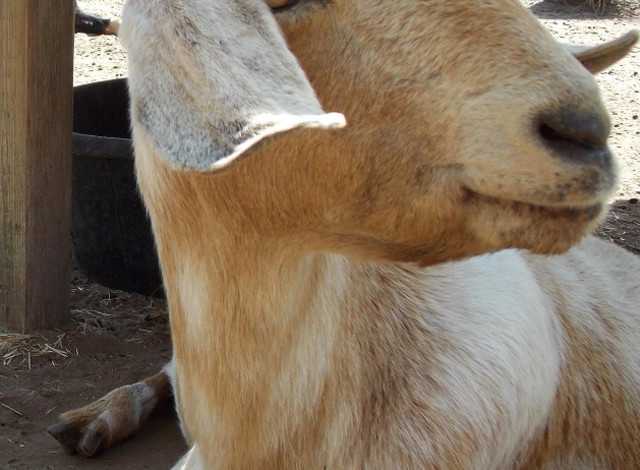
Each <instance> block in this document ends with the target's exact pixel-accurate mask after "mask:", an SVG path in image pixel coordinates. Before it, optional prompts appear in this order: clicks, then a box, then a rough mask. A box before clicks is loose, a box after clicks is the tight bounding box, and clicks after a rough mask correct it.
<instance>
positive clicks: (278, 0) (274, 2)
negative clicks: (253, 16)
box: [265, 0, 296, 8]
mask: <svg viewBox="0 0 640 470" xmlns="http://www.w3.org/2000/svg"><path fill="white" fill-rule="evenodd" d="M265 1H266V2H267V5H269V6H270V7H271V8H280V7H283V6H285V5H287V4H288V3H293V2H295V1H296V0H265Z"/></svg>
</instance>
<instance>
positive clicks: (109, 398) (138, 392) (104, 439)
mask: <svg viewBox="0 0 640 470" xmlns="http://www.w3.org/2000/svg"><path fill="white" fill-rule="evenodd" d="M172 370H173V369H172V367H171V363H170V364H168V365H167V366H165V367H164V368H163V369H162V371H160V372H159V373H157V374H156V375H153V376H151V377H147V378H146V379H144V380H142V381H141V382H138V383H135V384H132V385H125V386H123V387H120V388H117V389H115V390H113V391H111V392H109V393H108V394H106V395H105V396H104V397H102V398H100V399H98V400H96V401H94V402H93V403H90V404H89V405H87V406H85V407H82V408H78V409H75V410H71V411H67V412H66V413H62V414H61V415H60V416H58V422H57V423H55V424H52V425H51V426H49V427H47V431H48V432H49V434H51V435H52V436H53V437H54V438H56V439H57V440H58V441H59V442H60V444H62V447H63V448H64V450H65V451H66V452H68V453H70V454H74V453H76V452H77V453H78V454H80V455H83V456H85V457H91V456H93V455H94V454H95V453H96V452H98V451H99V450H103V449H106V448H108V447H111V446H112V445H114V444H115V443H116V442H119V441H121V440H123V439H125V438H126V437H128V436H130V435H131V434H133V433H134V432H136V431H137V430H138V429H140V427H141V426H142V425H143V424H144V423H145V422H146V421H147V419H148V417H149V415H150V414H151V412H152V411H153V410H154V409H155V408H156V407H157V406H158V404H159V403H163V402H166V401H168V400H169V399H170V398H171V380H170V379H171V377H170V374H171V373H172Z"/></svg>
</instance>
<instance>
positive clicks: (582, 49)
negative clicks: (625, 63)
mask: <svg viewBox="0 0 640 470" xmlns="http://www.w3.org/2000/svg"><path fill="white" fill-rule="evenodd" d="M637 41H638V31H635V30H634V31H629V32H628V33H627V34H625V35H623V36H620V37H619V38H617V39H614V40H612V41H608V42H605V43H604V44H600V45H598V46H593V47H588V46H569V45H568V46H565V47H566V48H567V50H568V51H569V52H571V54H573V56H574V57H575V58H576V59H578V60H579V61H580V63H581V64H582V65H584V67H585V68H586V69H587V70H588V71H589V72H591V73H593V74H596V73H598V72H601V71H602V70H604V69H606V68H607V67H610V66H612V65H613V64H615V63H616V62H618V61H619V60H620V59H622V58H623V57H624V56H626V55H627V54H628V53H629V52H630V51H631V48H632V47H633V46H634V44H635V43H636V42H637Z"/></svg>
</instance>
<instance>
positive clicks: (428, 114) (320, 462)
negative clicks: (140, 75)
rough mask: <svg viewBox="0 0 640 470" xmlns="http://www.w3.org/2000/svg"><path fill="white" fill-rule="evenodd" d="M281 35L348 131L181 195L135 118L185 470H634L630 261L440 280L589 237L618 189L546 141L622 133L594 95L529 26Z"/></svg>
mask: <svg viewBox="0 0 640 470" xmlns="http://www.w3.org/2000/svg"><path fill="white" fill-rule="evenodd" d="M176 14H177V13H176ZM276 17H277V18H278V20H279V24H280V26H281V27H282V30H283V33H284V35H285V37H286V40H287V43H288V45H289V47H290V48H291V50H292V52H293V53H294V54H295V56H296V57H297V58H298V60H299V62H300V65H301V66H302V68H303V69H304V71H305V72H306V73H307V75H308V77H309V80H310V81H311V84H312V85H313V87H314V89H315V91H316V93H317V94H318V97H319V100H320V101H321V103H322V105H323V107H324V108H325V109H329V110H339V111H340V112H342V113H344V115H345V116H346V118H347V122H348V125H347V127H346V128H345V129H343V130H333V131H327V130H320V129H297V130H294V131H290V132H287V133H283V134H281V135H277V136H274V137H272V138H271V139H268V140H267V141H264V142H261V143H260V145H258V146H256V147H255V148H252V149H250V150H249V151H248V152H247V155H246V156H245V158H243V159H239V160H238V161H237V162H235V163H233V164H231V165H229V166H228V167H226V168H225V170H224V171H219V172H211V173H196V172H193V171H183V170H176V169H173V168H170V167H169V166H168V165H167V164H166V163H165V161H164V160H163V159H162V158H161V154H162V151H163V150H162V149H161V146H159V145H158V142H157V141H156V140H157V136H156V134H154V133H153V132H151V133H150V129H151V131H155V130H156V129H153V128H150V127H149V126H148V122H143V121H144V120H145V119H146V116H143V115H142V113H140V112H138V109H139V108H138V107H136V102H135V99H136V97H134V105H133V110H134V119H133V127H134V138H135V146H136V155H137V156H136V168H137V172H138V177H139V184H140V189H141V192H142V194H143V197H144V199H145V202H146V204H147V207H148V209H149V212H150V215H151V219H152V223H153V227H154V233H155V236H156V241H157V246H158V251H159V256H160V260H161V264H162V270H163V275H164V280H165V286H166V290H167V295H168V301H169V309H170V317H171V329H172V335H173V339H174V366H175V383H174V390H175V393H176V398H177V404H178V410H179V414H180V416H181V421H182V424H183V426H184V431H185V436H186V437H187V440H188V441H189V442H190V443H191V444H193V446H194V447H193V449H192V451H191V453H190V454H189V455H188V456H186V457H185V460H184V461H183V462H182V464H184V468H207V469H213V468H225V469H236V468H237V469H240V468H255V469H268V468H269V469H280V468H300V469H315V468H433V469H436V468H438V469H441V468H446V469H467V468H505V469H508V468H576V469H577V468H594V469H595V468H625V467H626V468H636V467H637V466H638V465H640V454H639V452H638V448H639V446H638V444H639V442H638V432H637V427H638V424H637V423H638V419H637V417H638V413H639V412H638V402H639V401H638V399H639V397H640V392H639V390H640V371H639V368H638V364H637V361H634V360H633V359H632V358H633V357H634V354H636V353H637V352H638V348H637V346H634V342H633V341H631V340H630V338H633V337H634V335H637V334H638V332H640V324H639V322H638V321H637V320H635V319H634V318H633V315H631V314H630V312H629V311H628V310H629V309H631V308H633V305H635V304H637V302H639V301H640V299H639V298H638V293H637V292H635V293H634V291H633V288H632V287H631V286H633V285H634V281H633V280H630V281H627V282H628V284H624V283H618V281H619V279H618V278H617V277H615V276H619V273H617V274H612V273H611V272H610V271H607V269H609V268H610V266H612V265H615V264H616V263H622V264H624V265H625V268H624V269H623V271H624V272H638V271H640V262H639V261H638V260H637V259H635V258H633V257H631V255H628V254H625V253H623V252H622V251H621V250H619V249H615V248H603V246H607V247H608V245H602V244H601V243H599V242H597V241H595V240H591V239H587V240H586V241H585V242H584V243H582V244H581V245H579V246H578V247H577V248H574V249H573V250H572V251H570V252H569V254H566V255H563V256H560V257H557V258H548V257H543V256H534V255H525V254H522V253H519V252H513V251H507V252H501V253H498V254H495V255H492V256H485V257H481V258H474V259H471V260H467V261H462V262H459V263H448V264H441V265H439V264H438V263H443V262H449V261H453V260H461V259H464V258H467V257H470V256H474V255H480V254H484V253H490V252H496V251H499V250H503V249H506V248H527V249H529V250H531V251H532V252H535V253H542V254H553V253H561V252H564V251H566V250H567V249H569V248H570V247H571V246H573V245H575V244H577V243H579V242H580V241H581V240H582V239H583V237H584V236H585V234H587V233H588V232H589V231H590V230H591V229H592V228H593V227H594V224H595V223H597V221H598V220H599V216H600V215H601V213H602V211H603V207H604V204H605V202H606V198H607V195H608V193H609V192H610V191H611V189H612V187H613V185H614V182H615V174H616V171H615V165H614V164H613V163H612V162H611V161H610V160H609V159H607V158H606V156H605V157H604V158H601V159H597V158H592V156H593V154H591V153H588V152H586V151H584V149H582V150H575V149H574V150H575V151H572V152H570V153H569V155H566V154H562V155H559V154H558V153H557V149H555V148H554V147H553V146H552V145H551V146H550V145H547V144H548V142H544V139H541V138H540V135H539V132H538V131H539V126H540V119H542V118H541V116H544V115H547V114H548V113H550V112H561V111H562V110H567V109H571V110H575V111H576V113H579V114H580V116H586V117H587V118H589V119H591V118H593V119H594V120H597V122H598V123H599V125H602V126H603V127H604V128H605V129H606V127H607V126H608V118H607V116H606V112H605V111H604V108H603V106H602V103H601V102H600V100H599V99H598V92H597V87H596V85H595V82H594V81H593V79H592V78H591V77H590V75H589V74H588V73H587V72H586V71H584V70H583V69H581V67H580V65H579V64H578V62H577V61H575V60H574V59H573V58H572V57H571V56H569V55H568V53H566V52H564V51H563V49H562V48H561V47H560V46H559V45H558V44H557V43H556V42H555V41H553V40H552V39H551V38H550V36H549V35H548V33H547V32H546V31H545V30H544V29H543V28H542V27H541V26H540V25H539V23H537V21H536V20H535V19H534V18H533V17H532V16H531V15H530V14H529V13H528V12H527V11H526V10H525V9H524V8H523V7H522V6H521V5H520V3H519V2H517V1H515V0H513V1H512V0H491V1H485V2H449V1H444V0H442V1H433V2H422V1H417V0H415V1H409V0H404V1H397V2H389V1H374V0H370V1H366V0H353V1H335V2H329V3H327V2H302V3H301V4H299V5H298V6H296V7H295V8H291V9H287V10H286V11H282V12H276ZM187 19H188V18H187ZM176 24H186V23H185V22H182V23H180V21H179V19H178V20H176ZM168 31H171V28H168ZM479 32H481V34H479ZM171 34H175V32H173V33H171ZM195 38H196V39H197V35H196V36H195ZM158 41H160V39H158ZM172 44H174V43H172ZM151 46H154V45H153V44H151ZM154 47H155V46H154ZM157 47H159V48H162V47H163V46H162V44H159V45H157ZM191 47H193V48H194V50H195V46H194V45H193V44H192V45H191ZM163 57H169V58H168V59H166V60H169V61H170V62H169V64H168V67H167V68H168V69H171V67H176V64H177V63H179V61H177V60H175V59H174V58H172V57H173V56H171V55H168V56H163ZM181 57H182V56H181ZM184 57H186V59H185V58H184ZM184 57H182V60H185V61H187V62H188V61H189V60H194V59H193V57H196V54H193V55H191V51H187V52H185V56H184ZM138 59H140V58H138ZM133 60H136V59H135V58H134V59H133ZM198 72H199V70H191V71H190V73H191V76H194V77H196V79H194V81H193V83H196V84H197V83H204V82H203V81H202V80H201V81H198V80H197V78H198ZM159 78H160V77H159ZM199 78H200V79H201V78H202V77H199ZM159 83H161V80H159ZM285 85H286V84H285ZM197 91H198V90H190V92H193V95H194V96H197V93H196V92H197ZM137 98H139V99H142V98H144V97H140V96H139V97H137ZM140 109H141V108H140ZM171 111H175V112H177V113H178V116H176V119H179V111H180V110H171ZM136 113H137V114H136ZM505 116H506V117H505ZM141 123H142V124H141ZM143 124H144V125H143ZM162 131H166V132H170V130H164V129H163V130H162ZM568 140H570V139H568ZM580 147H584V146H583V145H580ZM598 155H600V156H602V155H604V154H598ZM600 253H606V255H602V256H601V255H600ZM612 260H614V261H612ZM418 265H419V266H425V267H426V268H424V269H423V268H420V267H418ZM611 276H614V277H613V278H614V279H616V281H615V282H613V281H612V279H611ZM603 279H604V281H603ZM601 282H603V284H602V285H604V286H605V287H604V288H603V289H602V290H601V291H598V292H597V293H594V292H595V287H594V286H600V285H601ZM616 289H617V290H616ZM618 297H621V299H622V300H620V299H618ZM589 299H590V300H589ZM587 300H589V301H587ZM594 325H596V326H594ZM624 416H628V417H630V419H629V420H627V421H625V420H624ZM610 429H614V432H615V434H616V436H617V437H616V439H613V438H611V439H610V438H608V437H607V436H608V434H607V433H608V432H609V430H610ZM176 468H178V467H176ZM180 468H183V467H180Z"/></svg>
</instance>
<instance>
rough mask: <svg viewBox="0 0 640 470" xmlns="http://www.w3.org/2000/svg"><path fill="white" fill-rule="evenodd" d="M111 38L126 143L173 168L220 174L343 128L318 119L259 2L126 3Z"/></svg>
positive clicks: (335, 117)
mask: <svg viewBox="0 0 640 470" xmlns="http://www.w3.org/2000/svg"><path fill="white" fill-rule="evenodd" d="M120 36H121V38H122V40H123V42H124V44H125V46H126V48H127V52H128V57H129V91H130V96H131V119H132V127H133V132H134V138H137V137H138V136H143V137H142V138H145V139H146V140H147V142H148V143H150V144H151V145H152V146H153V147H154V148H155V150H156V152H157V154H158V155H159V156H160V157H161V158H162V159H163V160H165V162H166V163H168V164H169V165H170V166H171V167H173V168H175V169H180V170H187V171H214V170H220V169H223V168H226V167H227V166H229V165H230V164H231V163H233V162H235V161H237V160H238V158H239V157H241V156H246V155H247V153H248V152H247V151H248V150H249V149H251V148H252V147H253V146H254V145H255V144H257V143H259V142H261V141H263V140H264V139H265V138H268V137H273V136H275V135H277V134H279V133H282V132H285V131H288V130H291V129H295V128H299V127H318V128H335V127H343V126H344V125H345V121H344V117H343V116H342V115H341V114H337V113H330V114H325V113H324V111H323V110H322V107H321V106H320V104H319V102H318V100H317V98H316V96H315V93H314V91H313V89H312V87H311V85H310V84H309V81H308V80H307V78H306V76H305V74H304V72H303V71H302V69H301V68H300V66H299V65H298V62H297V61H296V59H295V57H294V56H293V55H292V54H291V52H290V51H289V50H288V48H287V45H286V43H285V40H284V38H283V37H282V34H281V32H280V30H279V28H278V25H277V23H276V21H275V19H274V17H273V14H272V13H271V10H270V9H269V8H268V7H267V6H266V4H265V3H264V1H263V0H216V1H215V2H212V1H210V0H191V1H189V2H181V3H178V2H173V1H171V0H144V1H142V0H130V1H129V2H127V6H126V7H125V10H124V13H123V24H122V27H121V30H120ZM249 153H250V152H249Z"/></svg>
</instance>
